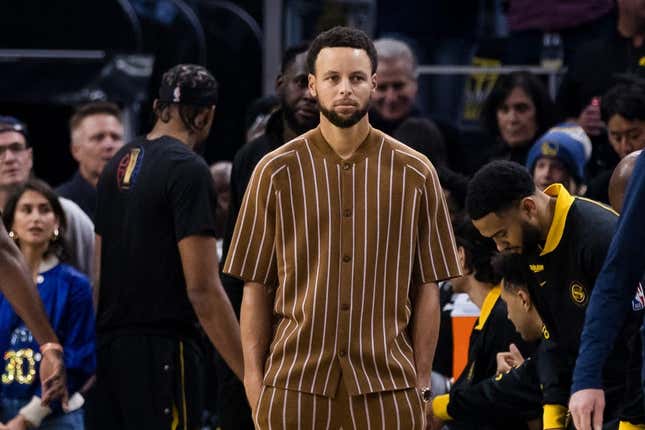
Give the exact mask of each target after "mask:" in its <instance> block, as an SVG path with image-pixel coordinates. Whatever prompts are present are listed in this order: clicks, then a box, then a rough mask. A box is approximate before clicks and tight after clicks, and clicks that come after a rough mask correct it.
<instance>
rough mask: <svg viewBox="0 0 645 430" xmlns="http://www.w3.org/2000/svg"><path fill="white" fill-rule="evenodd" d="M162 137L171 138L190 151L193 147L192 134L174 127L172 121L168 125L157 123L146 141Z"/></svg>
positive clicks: (161, 122)
mask: <svg viewBox="0 0 645 430" xmlns="http://www.w3.org/2000/svg"><path fill="white" fill-rule="evenodd" d="M163 136H168V137H172V138H173V139H177V140H179V141H180V142H182V143H183V144H184V145H186V146H188V147H189V148H191V149H192V148H193V147H194V146H195V143H196V142H195V139H194V136H193V134H192V133H190V132H189V131H188V130H186V129H185V128H183V127H181V128H180V127H177V126H175V125H174V124H173V122H172V121H171V122H169V123H165V122H163V121H157V123H156V124H155V126H154V127H153V128H152V130H151V131H150V133H148V134H147V135H146V138H147V139H148V140H154V139H159V138H160V137H163Z"/></svg>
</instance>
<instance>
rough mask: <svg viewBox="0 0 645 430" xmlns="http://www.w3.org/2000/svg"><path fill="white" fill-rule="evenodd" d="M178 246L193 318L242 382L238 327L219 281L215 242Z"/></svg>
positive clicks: (188, 240)
mask: <svg viewBox="0 0 645 430" xmlns="http://www.w3.org/2000/svg"><path fill="white" fill-rule="evenodd" d="M178 245H179V254H180V256H181V263H182V267H183V269H184V277H185V279H186V289H187V291H188V298H189V299H190V302H191V303H192V305H193V309H195V314H197V318H198V319H199V322H200V324H201V326H202V327H203V329H204V331H205V332H206V334H207V335H208V338H209V339H210V340H211V342H212V343H213V345H214V346H215V348H216V349H217V351H218V352H219V354H220V355H221V356H222V358H224V361H226V364H228V366H229V367H230V368H231V370H233V372H234V373H235V375H236V376H237V377H238V378H240V379H242V378H243V364H242V363H243V359H242V346H241V342H240V326H239V324H238V323H237V318H235V313H234V312H233V307H232V306H231V302H229V300H228V297H226V293H225V292H224V289H223V288H222V283H221V282H220V279H219V275H218V264H217V245H216V242H215V238H213V237H210V236H188V237H185V238H184V239H182V240H180V241H179V244H178Z"/></svg>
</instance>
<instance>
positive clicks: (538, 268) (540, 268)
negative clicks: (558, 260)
mask: <svg viewBox="0 0 645 430" xmlns="http://www.w3.org/2000/svg"><path fill="white" fill-rule="evenodd" d="M529 269H531V272H533V273H540V272H542V271H544V265H543V264H529Z"/></svg>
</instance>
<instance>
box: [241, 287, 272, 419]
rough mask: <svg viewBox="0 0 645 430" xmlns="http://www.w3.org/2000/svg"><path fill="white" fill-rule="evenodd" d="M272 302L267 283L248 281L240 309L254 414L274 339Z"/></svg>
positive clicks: (247, 386)
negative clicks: (272, 336)
mask: <svg viewBox="0 0 645 430" xmlns="http://www.w3.org/2000/svg"><path fill="white" fill-rule="evenodd" d="M271 303H272V300H271V296H270V295H269V293H268V292H267V288H266V287H265V286H264V285H262V284H258V283H256V282H247V283H246V284H244V295H243V297H242V309H241V312H240V327H241V331H242V349H243V350H244V389H245V391H246V396H247V398H248V400H249V405H250V406H251V410H252V411H253V415H255V408H256V406H257V403H258V399H259V397H260V391H261V390H262V381H263V379H264V362H265V361H266V357H267V354H268V352H269V343H270V341H271Z"/></svg>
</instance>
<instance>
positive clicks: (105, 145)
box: [72, 114, 123, 182]
mask: <svg viewBox="0 0 645 430" xmlns="http://www.w3.org/2000/svg"><path fill="white" fill-rule="evenodd" d="M121 146H123V125H122V124H121V122H120V121H119V120H118V119H117V118H116V117H114V116H112V115H108V114H96V115H91V116H88V117H85V118H84V119H83V121H81V123H80V124H79V126H78V127H77V128H76V129H75V130H73V131H72V156H73V157H74V159H75V160H76V161H77V162H78V165H79V170H80V172H81V175H83V177H84V178H86V179H88V180H89V181H90V182H96V180H97V179H98V177H99V176H100V175H101V172H102V171H103V167H105V164H106V163H107V162H108V161H109V160H110V158H112V156H113V155H114V154H115V153H116V152H117V151H118V150H119V148H121Z"/></svg>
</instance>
